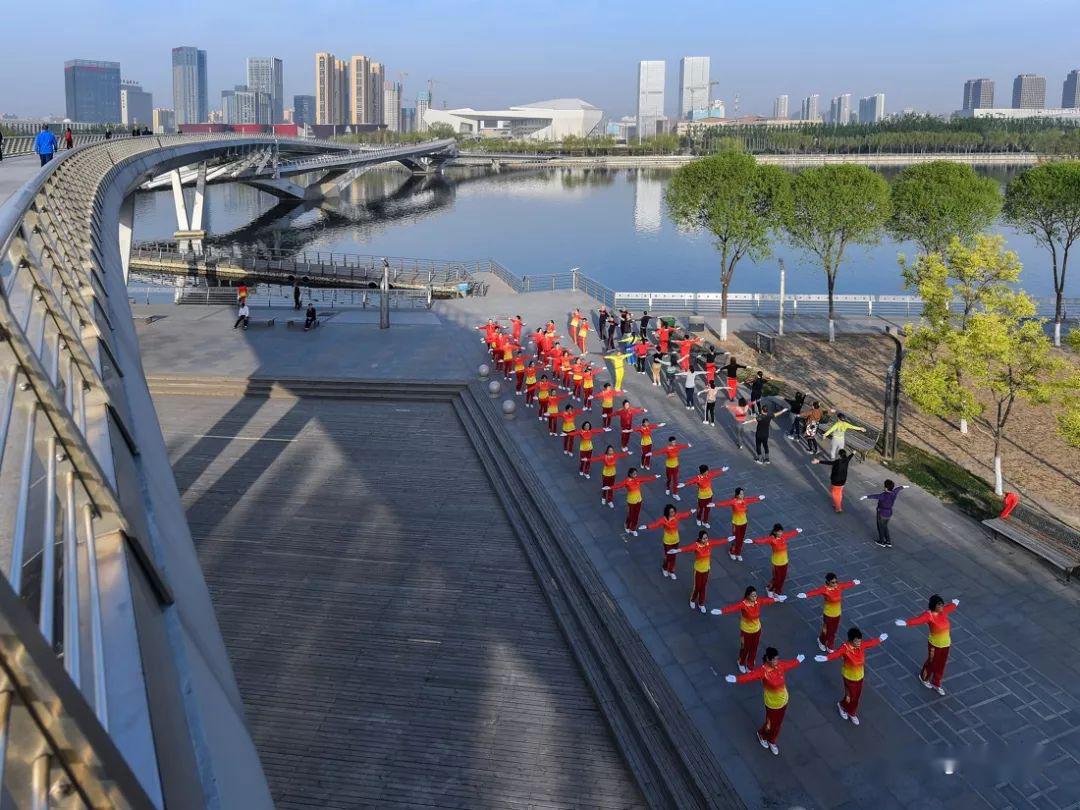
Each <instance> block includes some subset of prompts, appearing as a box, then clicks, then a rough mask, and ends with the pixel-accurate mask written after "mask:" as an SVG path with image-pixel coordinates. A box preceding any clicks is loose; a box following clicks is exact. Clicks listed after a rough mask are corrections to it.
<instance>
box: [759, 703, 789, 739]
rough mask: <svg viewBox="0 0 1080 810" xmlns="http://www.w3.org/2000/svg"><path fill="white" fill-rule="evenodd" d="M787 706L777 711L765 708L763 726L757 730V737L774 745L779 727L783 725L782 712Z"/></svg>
mask: <svg viewBox="0 0 1080 810" xmlns="http://www.w3.org/2000/svg"><path fill="white" fill-rule="evenodd" d="M786 711H787V706H782V707H780V708H779V709H770V708H769V707H768V706H766V707H765V725H763V726H762V727H761V728H760V729H758V736H759V737H761V739H763V740H764V741H765V742H767V743H769V744H770V745H776V738H777V737H779V736H780V727H781V726H782V725H784V712H786Z"/></svg>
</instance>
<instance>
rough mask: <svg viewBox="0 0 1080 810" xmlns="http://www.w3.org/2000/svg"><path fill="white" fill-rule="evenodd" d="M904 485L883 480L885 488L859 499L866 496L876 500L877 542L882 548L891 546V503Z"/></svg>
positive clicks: (863, 499)
mask: <svg viewBox="0 0 1080 810" xmlns="http://www.w3.org/2000/svg"><path fill="white" fill-rule="evenodd" d="M902 489H907V487H906V486H903V485H901V486H897V485H896V484H895V483H893V481H891V480H886V481H885V489H884V490H883V491H882V492H875V493H874V494H873V495H863V496H862V497H861V498H859V500H860V501H865V500H866V499H867V498H869V499H871V500H874V501H877V544H878V545H879V546H881V547H882V548H892V539H891V538H890V537H889V519H890V518H891V517H892V510H893V504H895V503H896V498H897V496H899V495H900V490H902Z"/></svg>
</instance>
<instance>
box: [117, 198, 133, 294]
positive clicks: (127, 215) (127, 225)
mask: <svg viewBox="0 0 1080 810" xmlns="http://www.w3.org/2000/svg"><path fill="white" fill-rule="evenodd" d="M134 226H135V195H134V194H129V195H128V196H127V197H125V198H124V201H123V202H122V203H120V234H119V237H120V265H121V267H123V270H124V283H125V284H127V280H128V268H129V267H130V266H131V232H132V230H133V228H134Z"/></svg>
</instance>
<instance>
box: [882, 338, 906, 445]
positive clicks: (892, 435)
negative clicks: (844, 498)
mask: <svg viewBox="0 0 1080 810" xmlns="http://www.w3.org/2000/svg"><path fill="white" fill-rule="evenodd" d="M885 334H886V335H888V336H889V337H891V338H892V339H893V343H894V344H896V357H895V359H894V360H893V366H892V391H891V392H887V394H886V397H887V399H891V402H890V403H889V404H888V406H887V407H891V408H892V420H891V422H892V424H891V425H887V426H886V442H885V454H886V456H887V457H888V458H894V457H895V456H896V444H897V434H898V432H899V429H900V370H901V368H902V366H903V362H904V344H903V343H901V342H900V338H899V337H898V336H897V334H896V332H895V331H893V328H892V327H891V326H886V327H885Z"/></svg>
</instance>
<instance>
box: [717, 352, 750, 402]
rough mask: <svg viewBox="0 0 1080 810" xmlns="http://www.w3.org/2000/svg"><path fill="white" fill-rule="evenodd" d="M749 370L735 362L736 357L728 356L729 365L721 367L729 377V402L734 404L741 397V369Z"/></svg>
mask: <svg viewBox="0 0 1080 810" xmlns="http://www.w3.org/2000/svg"><path fill="white" fill-rule="evenodd" d="M740 368H749V366H744V365H741V364H740V363H738V362H737V361H736V360H735V355H733V354H729V355H728V363H727V365H726V366H721V367H720V369H721V370H722V371H723V372H725V374H726V375H727V398H728V402H734V401H735V399H736V397H738V395H739V369H740Z"/></svg>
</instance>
